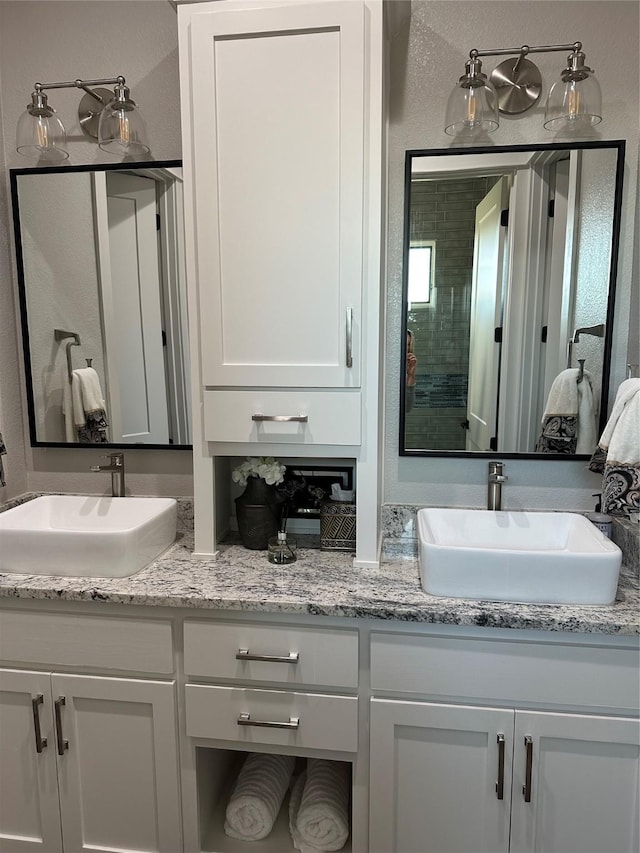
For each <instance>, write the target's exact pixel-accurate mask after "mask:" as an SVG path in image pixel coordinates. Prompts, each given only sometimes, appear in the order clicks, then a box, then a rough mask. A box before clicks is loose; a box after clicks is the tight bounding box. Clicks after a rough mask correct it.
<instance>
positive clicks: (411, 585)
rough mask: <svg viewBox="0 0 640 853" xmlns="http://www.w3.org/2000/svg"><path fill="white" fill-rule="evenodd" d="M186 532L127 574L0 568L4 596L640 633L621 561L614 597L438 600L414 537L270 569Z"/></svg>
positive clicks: (629, 574) (242, 552) (635, 591)
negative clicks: (356, 561)
mask: <svg viewBox="0 0 640 853" xmlns="http://www.w3.org/2000/svg"><path fill="white" fill-rule="evenodd" d="M192 547H193V537H192V535H191V534H190V533H188V532H186V533H182V534H181V535H180V536H179V539H178V540H177V541H176V542H175V543H174V544H173V545H172V546H171V548H169V549H168V550H167V551H166V552H165V553H164V554H163V555H162V556H161V557H160V558H159V559H158V560H156V561H155V562H153V563H151V564H150V565H149V566H147V567H146V568H144V569H143V570H142V571H140V572H138V573H137V574H135V575H133V576H132V577H128V578H114V579H104V578H75V577H50V576H45V575H18V574H0V598H19V599H32V600H33V599H48V600H59V601H97V602H109V603H113V604H133V605H149V606H159V607H187V608H199V609H209V610H232V611H245V612H269V613H289V614H305V613H306V614H310V615H317V616H344V617H357V618H366V619H381V620H396V621H401V622H421V623H440V624H448V625H466V626H487V627H492V628H513V629H529V630H542V631H564V632H576V633H597V634H618V635H633V634H639V633H640V607H639V605H640V590H639V584H638V575H637V572H635V571H632V570H630V569H627V568H623V570H622V573H621V576H620V583H619V587H618V597H617V600H616V602H615V604H613V605H610V606H604V607H593V606H590V607H585V606H568V605H528V604H511V603H496V602H487V601H469V600H462V599H454V598H439V597H436V596H432V595H427V594H426V593H425V592H423V591H422V588H421V586H420V579H419V574H418V562H417V559H416V558H415V546H413V547H412V545H411V543H410V542H401V541H399V540H398V541H396V542H395V543H394V542H389V543H388V547H387V548H386V550H385V554H386V556H385V559H384V560H383V562H382V565H381V566H380V568H379V569H356V568H354V567H353V565H352V556H351V555H350V554H344V553H329V552H324V551H319V550H315V549H300V550H299V551H298V561H297V562H296V563H293V564H292V565H289V566H275V565H272V564H271V563H269V562H268V560H267V558H266V554H265V553H264V552H256V551H248V550H246V549H245V548H243V547H242V546H241V545H234V544H230V545H223V546H222V547H221V550H220V554H219V556H218V557H217V559H215V560H202V559H194V558H193V557H192V556H191V551H192Z"/></svg>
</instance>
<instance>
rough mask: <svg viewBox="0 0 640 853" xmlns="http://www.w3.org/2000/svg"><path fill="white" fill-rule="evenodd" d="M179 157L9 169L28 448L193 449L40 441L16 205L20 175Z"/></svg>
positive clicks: (135, 165) (168, 163) (148, 165)
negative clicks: (25, 386) (27, 420)
mask: <svg viewBox="0 0 640 853" xmlns="http://www.w3.org/2000/svg"><path fill="white" fill-rule="evenodd" d="M182 165H183V163H182V160H145V161H142V162H138V161H135V162H128V161H124V162H119V163H93V164H84V165H80V166H45V167H41V166H34V167H27V168H20V169H10V171H9V177H10V187H11V208H12V214H13V233H14V245H15V251H16V267H17V274H18V299H19V304H20V321H21V327H22V354H23V359H24V372H25V381H26V385H27V409H28V415H29V438H30V442H31V447H56V448H66V449H67V450H93V451H95V450H97V449H98V448H106V449H116V448H117V449H119V450H192V449H193V445H192V444H144V443H140V444H136V443H131V442H129V443H124V442H122V443H116V442H105V443H104V444H84V443H81V442H74V443H70V442H64V441H40V440H39V439H38V438H37V436H36V417H35V400H34V394H33V373H32V365H31V349H30V346H29V326H28V319H27V290H26V281H25V275H24V257H23V253H22V231H21V228H20V209H19V204H18V178H19V177H20V176H21V175H38V174H53V173H58V174H64V173H66V172H109V171H111V172H113V171H120V172H122V171H127V170H129V169H153V168H177V167H180V168H182Z"/></svg>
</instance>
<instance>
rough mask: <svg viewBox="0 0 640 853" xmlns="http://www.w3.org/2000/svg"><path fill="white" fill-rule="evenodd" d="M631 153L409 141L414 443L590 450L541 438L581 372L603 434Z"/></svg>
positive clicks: (404, 418) (413, 446)
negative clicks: (559, 397) (413, 145)
mask: <svg viewBox="0 0 640 853" xmlns="http://www.w3.org/2000/svg"><path fill="white" fill-rule="evenodd" d="M623 163H624V142H603V143H599V142H592V143H577V144H566V145H556V144H554V145H537V146H536V145H534V146H526V147H525V146H515V147H509V148H491V149H478V148H475V149H448V150H444V149H443V150H436V151H408V152H407V156H406V171H405V177H406V182H405V232H404V285H403V286H404V298H403V335H405V336H406V337H407V340H411V341H412V349H413V357H412V359H411V361H412V373H413V376H412V377H411V378H412V379H413V382H412V381H411V379H410V378H409V375H410V373H409V351H408V350H407V353H406V355H405V357H406V359H407V362H406V364H405V365H404V368H403V370H402V371H401V376H402V379H401V382H402V389H401V399H402V400H404V401H405V404H404V406H403V407H402V408H403V411H402V412H401V418H400V421H401V435H400V453H401V454H403V455H413V454H415V455H421V454H422V455H429V454H432V453H436V454H456V455H457V454H465V453H482V454H484V453H496V452H497V453H500V454H501V455H505V456H509V455H520V454H523V455H533V454H535V455H536V456H537V457H539V458H542V457H543V456H544V457H545V458H556V459H557V458H568V457H569V458H570V457H575V455H576V454H577V453H578V454H580V453H584V451H583V450H581V449H577V445H576V442H575V441H573V443H570V442H567V443H566V444H564V445H562V444H558V443H557V442H550V441H547V442H546V444H545V441H544V440H542V438H543V437H542V436H541V433H542V425H543V419H545V423H546V424H547V425H548V424H549V422H550V417H549V415H550V410H549V406H551V401H552V400H554V399H555V397H556V391H557V388H558V385H559V384H561V383H562V382H564V381H565V379H566V377H568V376H571V377H572V378H573V377H574V376H575V378H576V379H577V376H578V375H579V373H578V371H579V370H580V369H584V371H586V377H587V381H588V390H589V392H590V396H591V397H592V403H591V410H590V413H586V414H585V413H584V411H583V421H582V423H583V427H584V425H585V424H587V423H591V422H592V423H593V430H592V431H593V433H596V434H599V432H598V430H601V429H602V428H603V426H604V423H605V421H606V414H607V413H606V400H607V392H608V383H609V360H610V349H611V328H612V321H613V317H612V306H613V290H614V282H615V270H616V262H617V244H618V232H619V217H620V204H621V193H622V170H623ZM427 256H429V257H427ZM567 369H571V370H573V371H574V373H572V374H566V373H565V371H566V370H567ZM572 387H573V386H572ZM552 389H553V394H552ZM585 389H586V386H583V388H582V389H580V394H581V396H580V399H581V400H582V399H584V400H586V398H587V392H586V390H585ZM583 391H584V394H583ZM602 401H604V405H603V403H602ZM584 405H586V404H584ZM571 406H573V399H572V403H571ZM552 408H553V407H552ZM551 414H555V412H551ZM566 423H568V421H567V422H563V426H566ZM583 434H585V433H583Z"/></svg>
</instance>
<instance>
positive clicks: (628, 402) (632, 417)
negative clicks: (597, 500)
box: [589, 379, 640, 517]
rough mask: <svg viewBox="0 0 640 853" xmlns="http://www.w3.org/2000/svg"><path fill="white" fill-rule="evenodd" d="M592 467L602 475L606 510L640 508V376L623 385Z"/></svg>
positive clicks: (618, 511) (625, 511)
mask: <svg viewBox="0 0 640 853" xmlns="http://www.w3.org/2000/svg"><path fill="white" fill-rule="evenodd" d="M589 468H590V470H591V471H595V472H596V473H597V474H602V511H603V512H606V513H610V514H611V515H623V516H626V517H630V516H631V513H637V512H639V511H640V379H627V380H625V381H624V382H622V383H621V384H620V387H619V388H618V393H617V394H616V399H615V402H614V404H613V410H612V412H611V415H610V417H609V420H608V421H607V425H606V426H605V428H604V432H603V433H602V436H601V437H600V441H599V442H598V447H597V448H596V451H595V453H594V454H593V456H592V457H591V462H590V463H589Z"/></svg>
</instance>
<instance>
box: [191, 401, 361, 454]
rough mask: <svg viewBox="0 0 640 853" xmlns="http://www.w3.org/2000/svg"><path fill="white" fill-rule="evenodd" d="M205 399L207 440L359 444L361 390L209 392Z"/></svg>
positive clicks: (205, 431)
mask: <svg viewBox="0 0 640 853" xmlns="http://www.w3.org/2000/svg"><path fill="white" fill-rule="evenodd" d="M203 396H204V437H205V439H206V441H226V442H252V443H256V444H260V443H261V442H262V443H263V444H272V443H276V444H338V445H348V446H358V445H359V444H360V392H359V391H313V390H312V391H261V390H257V391H253V390H252V391H205V392H204V395H203ZM254 416H257V417H263V418H276V417H280V418H282V417H295V418H304V419H305V420H304V421H294V420H292V421H276V420H254V419H253V418H254Z"/></svg>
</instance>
